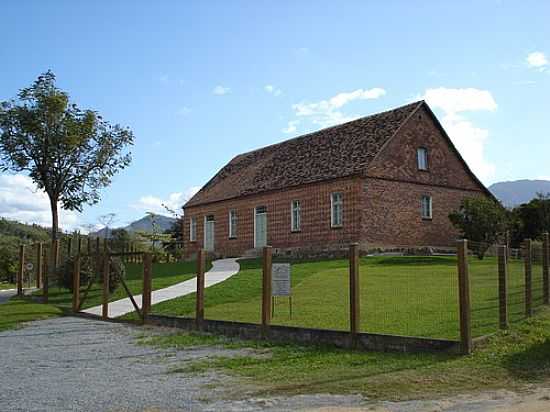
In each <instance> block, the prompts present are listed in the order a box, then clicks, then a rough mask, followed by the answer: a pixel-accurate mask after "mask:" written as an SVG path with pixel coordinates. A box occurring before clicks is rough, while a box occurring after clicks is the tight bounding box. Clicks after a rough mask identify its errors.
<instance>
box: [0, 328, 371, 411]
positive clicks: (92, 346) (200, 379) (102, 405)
mask: <svg viewBox="0 0 550 412" xmlns="http://www.w3.org/2000/svg"><path fill="white" fill-rule="evenodd" d="M144 333H145V334H147V333H152V332H151V331H150V330H147V329H144V328H138V327H134V326H130V325H125V324H118V323H107V322H100V321H95V320H90V319H83V318H73V317H64V318H56V319H50V320H45V321H39V322H31V323H29V324H27V326H26V327H24V328H22V329H18V330H12V331H5V332H1V333H0V348H1V349H0V365H1V366H0V410H1V411H56V412H58V411H94V412H97V411H149V412H152V411H154V412H161V411H199V410H200V411H242V410H245V411H256V410H265V409H270V410H295V409H301V408H303V407H305V406H306V405H307V406H310V407H331V406H336V405H340V406H354V405H359V403H360V402H361V398H360V397H357V396H330V395H318V396H317V395H315V396H303V397H292V398H277V399H257V398H252V399H247V398H246V389H247V388H245V387H244V386H243V385H241V384H240V383H239V382H236V381H235V379H233V378H229V377H227V376H224V375H222V374H219V373H214V372H211V373H207V374H200V375H199V374H185V373H170V370H172V369H174V368H176V367H181V366H182V365H184V364H185V362H186V361H192V360H197V359H200V358H205V357H209V356H232V355H233V356H235V355H239V356H243V355H247V354H248V355H250V356H255V355H254V353H253V352H251V351H248V350H230V349H224V348H219V347H207V348H206V347H203V348H192V349H185V350H180V351H174V350H164V349H157V348H152V347H149V346H142V345H138V344H137V343H136V340H137V338H138V337H140V336H142V335H143V334H144ZM243 396H244V400H243ZM235 397H236V398H238V400H233V399H234V398H235Z"/></svg>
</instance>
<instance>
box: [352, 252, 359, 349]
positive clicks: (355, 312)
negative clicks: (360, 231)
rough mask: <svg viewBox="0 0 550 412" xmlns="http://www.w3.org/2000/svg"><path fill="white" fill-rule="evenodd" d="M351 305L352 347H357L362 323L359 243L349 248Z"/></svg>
mask: <svg viewBox="0 0 550 412" xmlns="http://www.w3.org/2000/svg"><path fill="white" fill-rule="evenodd" d="M349 304H350V311H349V315H350V332H351V345H352V346H354V347H355V346H356V345H357V334H358V333H359V332H360V323H361V318H360V313H361V311H360V308H361V303H360V286H359V244H358V243H352V244H351V245H350V247H349Z"/></svg>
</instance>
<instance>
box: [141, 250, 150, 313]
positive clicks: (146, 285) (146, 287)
mask: <svg viewBox="0 0 550 412" xmlns="http://www.w3.org/2000/svg"><path fill="white" fill-rule="evenodd" d="M152 278H153V259H152V257H151V254H150V253H146V254H145V255H144V256H143V296H142V302H141V313H142V316H143V323H145V319H146V317H147V315H148V314H149V312H151V290H152Z"/></svg>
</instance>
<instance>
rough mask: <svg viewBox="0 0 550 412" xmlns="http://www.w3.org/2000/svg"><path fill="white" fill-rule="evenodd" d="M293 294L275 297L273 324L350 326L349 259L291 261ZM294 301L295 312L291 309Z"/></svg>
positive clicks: (327, 326) (345, 328)
mask: <svg viewBox="0 0 550 412" xmlns="http://www.w3.org/2000/svg"><path fill="white" fill-rule="evenodd" d="M274 263H275V264H278V263H287V264H290V268H291V272H290V273H291V284H292V287H291V296H290V297H286V296H280V297H274V298H273V300H274V303H275V305H274V310H273V318H272V322H271V323H272V324H274V325H286V326H299V327H305V328H315V329H332V330H349V328H350V292H349V262H348V260H346V259H337V260H317V261H309V262H299V261H297V262H291V261H288V260H286V261H285V260H284V259H275V260H274ZM291 304H292V313H291V312H290V310H291V307H290V305H291Z"/></svg>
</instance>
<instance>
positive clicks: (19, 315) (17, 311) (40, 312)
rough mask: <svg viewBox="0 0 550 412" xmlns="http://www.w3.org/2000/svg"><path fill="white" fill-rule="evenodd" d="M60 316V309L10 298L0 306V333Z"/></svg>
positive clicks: (27, 300)
mask: <svg viewBox="0 0 550 412" xmlns="http://www.w3.org/2000/svg"><path fill="white" fill-rule="evenodd" d="M61 314H62V311H61V309H59V308H57V307H55V306H53V305H44V304H42V303H36V302H32V301H30V300H29V299H25V298H23V299H21V298H12V299H10V300H9V301H8V302H6V303H3V304H1V305H0V331H2V330H6V329H13V328H15V327H17V326H18V325H19V324H20V323H22V322H29V321H31V320H40V319H47V318H51V317H54V316H60V315H61Z"/></svg>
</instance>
